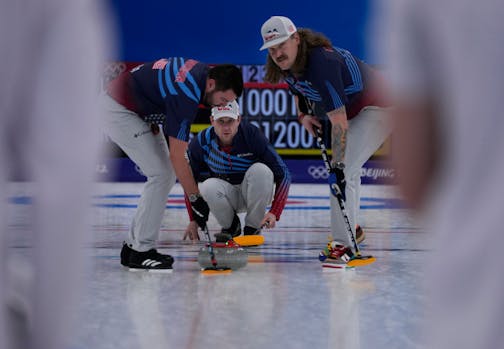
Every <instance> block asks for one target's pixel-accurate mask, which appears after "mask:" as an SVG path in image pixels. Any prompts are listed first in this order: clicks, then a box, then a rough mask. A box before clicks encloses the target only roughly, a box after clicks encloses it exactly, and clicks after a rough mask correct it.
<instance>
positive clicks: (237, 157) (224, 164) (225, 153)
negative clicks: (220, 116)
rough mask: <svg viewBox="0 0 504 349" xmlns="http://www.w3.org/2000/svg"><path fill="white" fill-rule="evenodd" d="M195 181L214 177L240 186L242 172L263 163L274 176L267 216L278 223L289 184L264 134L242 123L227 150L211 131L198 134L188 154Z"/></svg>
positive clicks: (286, 173) (211, 128)
mask: <svg viewBox="0 0 504 349" xmlns="http://www.w3.org/2000/svg"><path fill="white" fill-rule="evenodd" d="M187 154H188V157H189V161H190V164H191V168H192V171H193V174H194V178H200V177H215V178H220V179H223V180H225V181H227V182H229V183H231V184H240V183H241V182H242V181H243V178H244V177H245V172H246V171H247V170H248V169H249V167H250V166H252V165H253V164H254V163H256V162H262V163H264V164H265V165H266V166H268V167H269V168H270V169H271V171H272V172H273V176H274V181H275V184H276V187H275V195H274V198H273V202H272V204H271V209H270V212H271V213H273V214H274V215H275V216H276V217H277V220H278V219H280V215H281V213H282V211H283V209H284V207H285V204H286V202H287V195H288V192H289V187H290V183H291V176H290V173H289V170H288V168H287V166H286V165H285V163H284V162H283V160H282V159H281V158H280V156H279V155H278V153H277V152H276V150H275V149H274V148H273V146H272V145H271V144H270V142H269V141H268V139H267V138H266V137H265V136H264V134H263V133H262V132H261V131H260V130H259V129H258V128H257V127H255V126H254V125H251V124H249V123H247V122H245V121H243V120H242V121H241V122H240V125H239V126H238V132H237V133H236V135H235V137H234V138H233V144H232V145H231V146H229V147H221V146H220V145H219V142H218V137H217V135H216V133H215V131H214V128H213V127H209V128H206V129H204V130H203V131H201V132H200V133H198V135H197V137H194V138H193V139H192V140H191V142H190V143H189V148H188V151H187Z"/></svg>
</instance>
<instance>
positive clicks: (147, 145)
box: [103, 95, 176, 252]
mask: <svg viewBox="0 0 504 349" xmlns="http://www.w3.org/2000/svg"><path fill="white" fill-rule="evenodd" d="M103 104H104V107H105V109H106V112H107V113H106V118H105V132H106V133H107V135H108V136H109V137H110V138H111V139H112V141H113V142H114V143H116V144H117V145H118V146H119V147H120V148H121V149H122V150H123V151H124V152H125V153H126V154H127V155H128V156H129V158H130V159H131V160H133V161H134V162H135V164H137V165H138V167H139V168H140V170H141V171H142V173H143V174H144V175H145V176H146V177H147V182H146V183H145V186H144V188H143V191H142V194H141V196H140V201H139V203H138V208H137V210H136V213H135V217H134V218H133V222H132V223H131V226H130V230H129V236H128V239H127V241H126V242H127V243H128V244H131V246H132V248H133V249H134V250H136V251H140V252H144V251H148V250H149V249H151V248H153V247H154V246H155V244H156V241H157V240H158V238H159V229H160V228H161V222H162V220H163V215H164V211H165V207H166V200H167V199H168V194H169V192H170V190H171V189H172V187H173V186H174V185H175V180H176V177H175V171H174V170H173V166H172V163H171V161H170V152H169V150H168V145H167V143H166V138H165V136H164V134H163V132H160V133H158V134H157V135H154V134H153V133H152V132H151V130H150V125H149V124H147V123H146V122H144V121H143V120H142V119H141V118H140V117H139V116H138V115H137V114H136V113H134V112H132V111H131V110H128V109H126V108H125V107H124V106H122V105H121V104H119V103H117V102H116V101H115V100H114V99H113V98H111V97H110V96H108V95H104V96H103Z"/></svg>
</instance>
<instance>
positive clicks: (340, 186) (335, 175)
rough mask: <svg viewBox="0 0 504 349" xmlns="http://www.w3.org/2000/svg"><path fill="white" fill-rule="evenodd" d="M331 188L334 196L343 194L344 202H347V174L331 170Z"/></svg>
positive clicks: (335, 169)
mask: <svg viewBox="0 0 504 349" xmlns="http://www.w3.org/2000/svg"><path fill="white" fill-rule="evenodd" d="M328 182H329V186H330V187H331V192H332V194H333V195H334V196H337V195H338V192H339V193H341V196H342V197H343V201H346V195H345V189H346V180H345V173H344V172H343V170H341V169H339V168H333V169H331V172H330V173H329V178H328Z"/></svg>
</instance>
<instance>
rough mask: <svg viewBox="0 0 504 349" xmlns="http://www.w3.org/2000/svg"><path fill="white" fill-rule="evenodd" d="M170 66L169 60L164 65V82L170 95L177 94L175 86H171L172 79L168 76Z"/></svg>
mask: <svg viewBox="0 0 504 349" xmlns="http://www.w3.org/2000/svg"><path fill="white" fill-rule="evenodd" d="M170 67H171V62H169V63H168V64H167V65H166V67H165V82H166V86H167V87H168V91H170V94H171V95H172V96H176V95H178V93H177V90H176V89H175V86H173V83H172V79H171V77H170Z"/></svg>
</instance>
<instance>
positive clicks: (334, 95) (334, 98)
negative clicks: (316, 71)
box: [325, 80, 343, 109]
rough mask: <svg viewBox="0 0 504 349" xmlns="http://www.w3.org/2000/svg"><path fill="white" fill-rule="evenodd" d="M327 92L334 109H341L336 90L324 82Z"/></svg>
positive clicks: (327, 82) (341, 104)
mask: <svg viewBox="0 0 504 349" xmlns="http://www.w3.org/2000/svg"><path fill="white" fill-rule="evenodd" d="M325 84H326V87H327V91H328V92H329V95H330V96H331V99H332V102H333V105H334V109H338V108H341V107H342V106H343V102H342V101H341V98H340V96H339V95H338V92H336V89H335V88H334V87H333V85H331V83H330V82H329V81H327V80H326V81H325Z"/></svg>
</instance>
